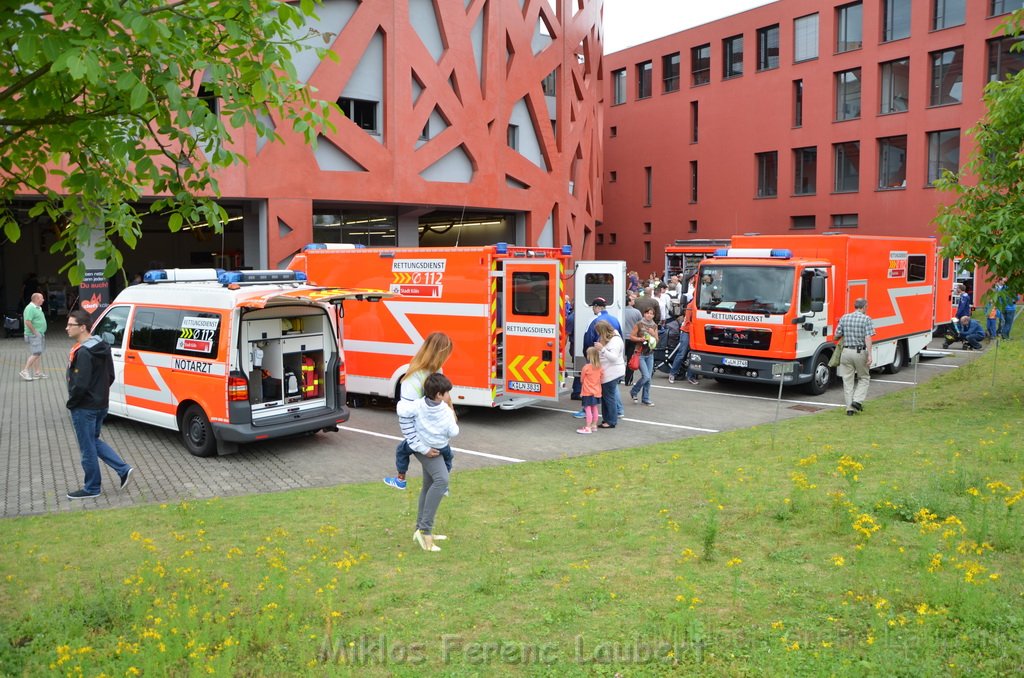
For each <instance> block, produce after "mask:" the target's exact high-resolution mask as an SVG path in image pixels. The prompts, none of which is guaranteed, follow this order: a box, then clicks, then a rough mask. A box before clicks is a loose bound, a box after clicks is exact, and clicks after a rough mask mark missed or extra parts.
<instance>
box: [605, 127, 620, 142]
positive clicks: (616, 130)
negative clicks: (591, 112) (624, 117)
mask: <svg viewBox="0 0 1024 678" xmlns="http://www.w3.org/2000/svg"><path fill="white" fill-rule="evenodd" d="M608 136H610V137H611V138H612V139H614V138H615V137H617V136H619V128H618V126H616V125H612V126H611V127H609V128H608Z"/></svg>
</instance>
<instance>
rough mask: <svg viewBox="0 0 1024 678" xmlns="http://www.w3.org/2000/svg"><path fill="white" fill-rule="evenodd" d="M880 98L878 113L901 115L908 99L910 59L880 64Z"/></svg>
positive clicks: (905, 108)
mask: <svg viewBox="0 0 1024 678" xmlns="http://www.w3.org/2000/svg"><path fill="white" fill-rule="evenodd" d="M881 68H882V96H881V103H880V108H879V111H878V112H879V113H902V112H904V111H906V110H907V100H908V99H909V98H910V59H897V60H895V61H887V62H885V63H884V64H882V67H881Z"/></svg>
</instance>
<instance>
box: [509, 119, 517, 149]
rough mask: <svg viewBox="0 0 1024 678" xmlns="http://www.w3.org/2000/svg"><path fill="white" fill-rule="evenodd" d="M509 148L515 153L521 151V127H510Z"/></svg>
mask: <svg viewBox="0 0 1024 678" xmlns="http://www.w3.org/2000/svg"><path fill="white" fill-rule="evenodd" d="M507 137H508V147H509V148H511V149H512V150H514V151H518V150H519V125H509V126H508V132H507Z"/></svg>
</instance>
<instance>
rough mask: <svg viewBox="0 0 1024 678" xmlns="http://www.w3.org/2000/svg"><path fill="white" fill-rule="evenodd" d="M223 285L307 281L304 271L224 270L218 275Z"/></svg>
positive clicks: (218, 279)
mask: <svg viewBox="0 0 1024 678" xmlns="http://www.w3.org/2000/svg"><path fill="white" fill-rule="evenodd" d="M217 281H218V282H220V284H221V285H238V284H241V283H279V282H306V274H305V273H303V272H302V271H287V270H285V271H223V272H221V274H220V275H218V276H217Z"/></svg>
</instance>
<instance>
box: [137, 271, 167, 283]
mask: <svg viewBox="0 0 1024 678" xmlns="http://www.w3.org/2000/svg"><path fill="white" fill-rule="evenodd" d="M161 280H167V271H165V270H163V269H153V270H152V271H146V273H145V274H144V275H143V276H142V282H144V283H156V282H160V281H161Z"/></svg>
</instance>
